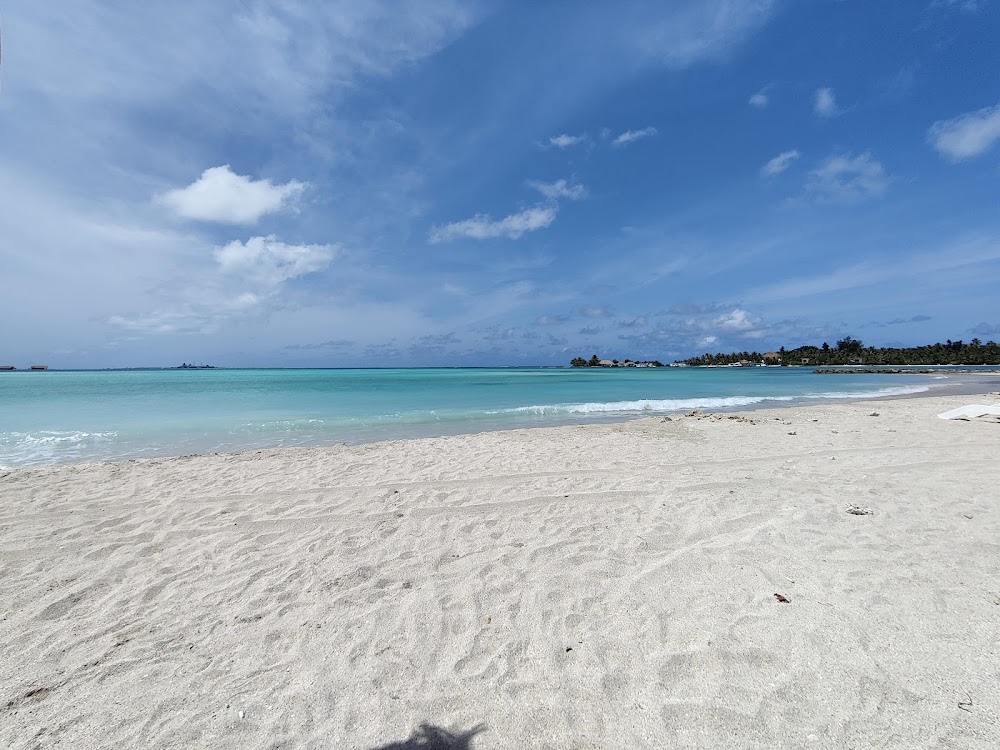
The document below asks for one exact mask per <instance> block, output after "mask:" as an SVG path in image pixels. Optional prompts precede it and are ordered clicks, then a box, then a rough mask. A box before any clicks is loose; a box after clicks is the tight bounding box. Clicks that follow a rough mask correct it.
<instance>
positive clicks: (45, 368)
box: [31, 365, 49, 370]
mask: <svg viewBox="0 0 1000 750" xmlns="http://www.w3.org/2000/svg"><path fill="white" fill-rule="evenodd" d="M31 369H32V370H48V369H49V366H48V365H32V366H31Z"/></svg>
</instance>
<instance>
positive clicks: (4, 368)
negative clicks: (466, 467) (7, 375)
mask: <svg viewBox="0 0 1000 750" xmlns="http://www.w3.org/2000/svg"><path fill="white" fill-rule="evenodd" d="M16 369H17V368H16V367H14V365H0V370H16Z"/></svg>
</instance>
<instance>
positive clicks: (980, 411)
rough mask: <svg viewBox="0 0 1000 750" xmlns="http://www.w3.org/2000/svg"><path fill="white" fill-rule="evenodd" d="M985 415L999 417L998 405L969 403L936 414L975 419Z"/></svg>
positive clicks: (944, 417)
mask: <svg viewBox="0 0 1000 750" xmlns="http://www.w3.org/2000/svg"><path fill="white" fill-rule="evenodd" d="M987 415H996V416H998V417H1000V405H994V406H986V405H985V404H969V405H967V406H960V407H958V408H957V409H952V410H951V411H946V412H944V413H943V414H938V416H939V417H941V419H976V418H978V417H984V416H987Z"/></svg>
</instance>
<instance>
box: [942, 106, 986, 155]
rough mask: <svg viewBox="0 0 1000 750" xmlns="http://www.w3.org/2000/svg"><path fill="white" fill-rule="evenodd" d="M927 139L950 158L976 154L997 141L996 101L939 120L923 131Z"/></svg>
mask: <svg viewBox="0 0 1000 750" xmlns="http://www.w3.org/2000/svg"><path fill="white" fill-rule="evenodd" d="M927 139H928V140H929V141H930V142H931V143H932V144H933V145H934V148H936V149H937V150H938V152H940V153H941V155H942V156H945V157H947V158H948V159H950V160H951V161H962V160H963V159H971V158H972V157H974V156H979V155H980V154H982V153H985V152H986V151H987V150H988V149H990V148H991V147H992V146H993V144H994V143H996V142H997V141H998V140H1000V104H998V105H997V106H995V107H985V108H983V109H980V110H978V111H976V112H968V113H966V114H964V115H959V116H958V117H954V118H952V119H950V120H939V121H938V122H935V123H934V124H933V125H931V127H930V130H928V131H927Z"/></svg>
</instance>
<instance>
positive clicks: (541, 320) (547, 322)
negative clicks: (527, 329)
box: [535, 315, 566, 326]
mask: <svg viewBox="0 0 1000 750" xmlns="http://www.w3.org/2000/svg"><path fill="white" fill-rule="evenodd" d="M565 322H566V316H565V315H541V316H539V317H537V318H535V325H536V326H557V325H560V324H561V323H565Z"/></svg>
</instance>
